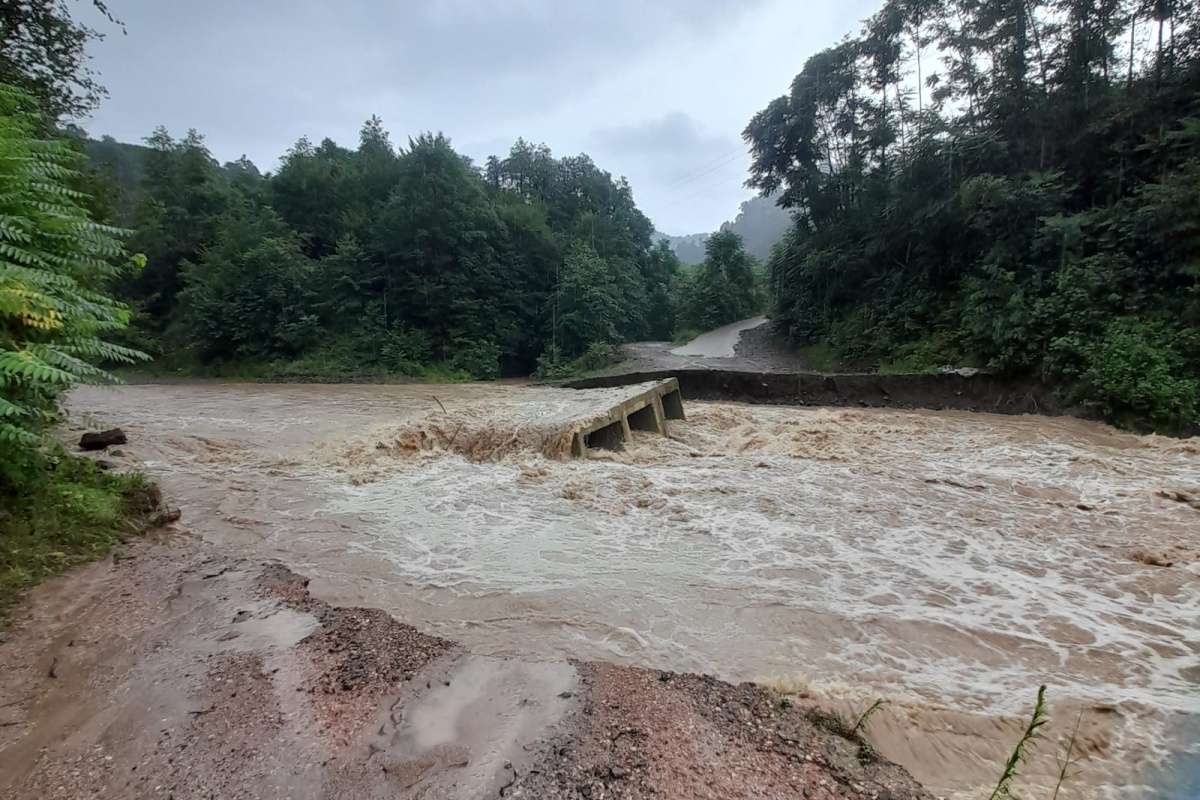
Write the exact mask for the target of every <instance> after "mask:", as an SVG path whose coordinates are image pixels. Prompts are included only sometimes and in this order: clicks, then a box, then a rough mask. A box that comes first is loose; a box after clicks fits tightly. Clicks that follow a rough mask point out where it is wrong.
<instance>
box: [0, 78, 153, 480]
mask: <svg viewBox="0 0 1200 800" xmlns="http://www.w3.org/2000/svg"><path fill="white" fill-rule="evenodd" d="M39 123H40V119H39V116H38V114H37V111H36V104H35V101H34V100H33V98H31V97H30V96H29V95H27V94H25V93H24V92H22V91H20V90H18V89H15V88H12V87H10V86H4V85H0V463H3V464H4V466H5V467H6V469H5V470H4V471H3V472H0V482H3V481H4V480H9V481H12V480H15V479H16V477H17V476H16V475H15V474H13V473H14V472H15V470H17V469H20V464H21V463H23V462H24V461H25V460H26V457H27V456H29V454H30V453H31V452H32V451H33V450H34V449H35V448H36V447H37V445H38V444H39V443H40V441H41V431H42V429H43V428H44V427H45V424H46V423H47V422H48V421H50V420H52V419H53V417H54V413H55V409H56V405H55V403H56V400H57V398H58V397H59V395H60V394H61V393H62V392H63V391H65V390H66V389H67V388H68V387H70V386H71V385H72V384H75V383H82V382H89V381H98V380H105V379H108V375H107V373H105V372H104V371H103V370H102V369H100V368H99V367H97V366H95V363H96V362H104V361H115V362H121V363H132V362H134V361H137V360H139V359H142V358H145V356H144V355H143V354H142V353H139V352H138V351H136V350H131V349H129V348H126V347H121V346H119V345H115V344H112V343H110V342H107V341H105V340H104V339H103V338H101V337H102V336H103V335H104V334H106V333H111V332H113V331H116V330H119V329H121V328H123V327H125V325H126V324H127V323H128V321H129V310H128V308H127V307H126V306H124V305H123V304H121V303H118V302H116V301H115V300H113V299H112V298H111V297H109V296H108V294H107V293H106V289H107V288H108V286H109V284H110V283H111V282H112V280H113V278H115V277H116V275H117V274H118V273H119V272H120V271H121V270H122V269H123V268H124V266H125V265H126V264H127V263H128V262H127V261H126V258H125V251H124V248H123V246H122V244H121V239H122V238H123V237H124V236H125V235H126V232H125V231H123V230H121V229H119V228H113V227H109V226H106V225H100V224H98V223H96V222H93V221H92V219H91V217H90V215H89V213H88V211H87V209H86V208H85V206H84V202H85V201H86V200H87V196H86V195H84V194H82V193H80V192H78V191H75V190H74V189H72V188H71V183H72V181H74V180H76V179H77V178H78V176H79V173H78V172H77V171H76V169H75V167H76V165H77V163H78V160H79V158H80V156H78V155H77V154H76V153H75V152H74V151H72V150H71V148H70V147H69V146H68V145H67V144H66V143H65V142H61V141H52V140H43V139H38V138H36V133H37V131H38V130H39ZM133 261H134V263H137V259H134V260H133ZM123 262H124V263H123Z"/></svg>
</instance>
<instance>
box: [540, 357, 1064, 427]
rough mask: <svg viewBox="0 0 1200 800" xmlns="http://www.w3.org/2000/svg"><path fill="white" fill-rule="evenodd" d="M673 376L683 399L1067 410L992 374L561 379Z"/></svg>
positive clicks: (1040, 392)
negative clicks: (676, 380) (677, 382)
mask: <svg viewBox="0 0 1200 800" xmlns="http://www.w3.org/2000/svg"><path fill="white" fill-rule="evenodd" d="M667 378H676V379H678V381H679V388H680V391H681V392H682V395H683V397H685V398H687V399H689V400H734V401H740V402H749V403H773V404H778V405H816V406H865V407H873V408H930V409H961V410H964V411H989V412H993V413H999V414H1047V415H1058V414H1065V413H1071V414H1075V415H1077V416H1084V415H1083V414H1080V413H1079V410H1078V409H1067V408H1064V407H1063V406H1062V405H1061V404H1059V403H1058V402H1057V401H1055V399H1054V397H1053V395H1052V394H1051V392H1050V391H1049V389H1048V388H1047V387H1045V386H1042V385H1040V384H1037V383H1033V382H1029V381H1018V380H1013V379H1009V378H999V377H996V376H994V375H983V374H980V375H973V376H971V377H969V378H968V377H964V376H962V375H958V374H954V373H950V374H945V375H923V374H922V375H880V374H875V373H857V374H845V375H825V374H821V373H816V372H794V373H776V372H738V371H732V370H714V369H673V370H656V371H649V372H631V373H625V374H620V375H602V376H598V377H594V378H581V379H579V380H573V381H566V382H564V383H562V384H561V385H563V386H566V387H569V388H573V389H593V388H603V387H612V386H624V385H626V384H631V383H642V382H644V381H659V380H665V379H667Z"/></svg>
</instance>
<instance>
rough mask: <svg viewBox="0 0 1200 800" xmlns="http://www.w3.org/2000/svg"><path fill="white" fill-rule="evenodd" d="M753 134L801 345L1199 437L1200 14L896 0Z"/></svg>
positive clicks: (1154, 7)
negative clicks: (1048, 398) (1007, 385)
mask: <svg viewBox="0 0 1200 800" xmlns="http://www.w3.org/2000/svg"><path fill="white" fill-rule="evenodd" d="M744 138H745V139H746V141H747V143H748V144H749V146H750V148H751V152H752V156H753V164H752V167H751V175H750V180H749V182H750V184H751V185H752V186H753V187H755V188H757V189H759V190H760V191H761V192H763V193H766V194H770V193H775V192H779V193H780V204H781V205H782V206H783V207H784V208H786V209H789V210H790V211H791V212H792V213H793V214H794V216H795V223H794V226H793V227H792V229H791V230H790V231H789V233H788V234H787V236H786V237H785V238H784V240H783V241H782V242H781V243H780V244H779V245H778V246H777V247H776V248H775V249H774V251H773V252H772V254H771V257H770V259H769V263H768V269H769V275H770V279H769V283H770V294H771V297H772V302H773V306H774V314H775V317H776V319H777V320H778V321H779V322H780V324H781V325H783V326H784V327H785V328H786V330H787V331H788V333H789V335H790V336H791V337H792V339H793V340H794V341H795V342H797V343H798V344H799V345H801V346H803V347H806V348H810V349H811V350H812V351H813V352H817V353H821V354H823V355H824V356H825V357H826V358H827V359H828V360H830V361H831V362H832V363H835V364H838V365H841V366H843V367H851V368H853V367H860V368H861V367H866V368H878V369H881V370H885V371H914V370H916V371H924V370H929V369H936V368H938V367H939V366H942V365H952V366H960V365H971V366H976V367H981V368H986V369H990V370H994V371H998V372H1002V373H1006V374H1012V375H1022V376H1029V377H1031V378H1033V379H1036V380H1040V381H1043V382H1045V383H1047V384H1049V385H1051V386H1053V387H1055V388H1056V389H1057V390H1058V391H1059V392H1060V393H1061V394H1062V395H1063V397H1064V399H1065V400H1066V401H1067V402H1071V403H1075V404H1077V405H1078V406H1080V407H1083V408H1085V409H1087V410H1089V411H1092V412H1094V413H1098V414H1100V415H1103V416H1104V417H1106V418H1108V419H1109V420H1112V421H1115V422H1118V423H1122V424H1127V425H1131V426H1135V427H1140V428H1147V427H1150V428H1154V429H1156V430H1160V431H1182V430H1189V429H1194V428H1195V426H1196V423H1197V389H1198V377H1200V280H1198V279H1200V6H1197V5H1196V4H1195V3H1183V2H1176V1H1175V0H1136V1H1131V0H1020V2H1012V0H889V1H888V2H886V3H884V4H883V6H882V8H881V10H880V11H879V12H878V13H876V14H875V15H874V16H872V17H871V18H870V19H869V20H867V21H866V23H865V24H864V26H863V28H862V30H861V32H860V33H859V34H858V35H857V36H854V37H850V38H847V39H846V40H844V41H842V42H840V43H838V44H837V45H836V46H834V47H831V48H829V49H827V50H824V51H822V52H820V53H817V54H816V55H814V56H812V57H811V58H809V59H808V61H807V62H806V63H805V65H804V67H803V69H802V70H801V71H800V73H799V74H798V75H797V76H796V77H795V79H794V80H793V82H792V84H791V87H790V89H789V91H788V92H787V94H785V95H783V96H781V97H779V98H778V99H776V100H774V101H772V102H771V103H770V104H769V105H768V106H767V107H766V108H764V109H763V110H762V111H760V112H759V113H758V114H756V115H755V116H754V118H753V119H752V120H751V121H750V123H749V125H748V126H747V127H746V129H745V132H744Z"/></svg>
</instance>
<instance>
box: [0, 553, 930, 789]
mask: <svg viewBox="0 0 1200 800" xmlns="http://www.w3.org/2000/svg"><path fill="white" fill-rule="evenodd" d="M307 584H308V582H307V580H305V579H304V578H302V577H301V576H298V575H296V574H294V573H292V572H290V571H288V570H287V569H286V568H284V567H282V566H280V565H278V564H272V563H263V562H256V561H253V560H245V559H235V558H231V557H228V556H224V555H222V554H221V553H219V552H218V551H217V550H216V548H213V547H212V546H211V545H207V544H204V543H203V542H201V541H199V540H198V539H196V538H194V537H192V536H189V535H187V534H184V533H164V534H160V535H157V536H155V537H152V538H151V539H150V540H145V541H139V542H137V543H134V544H132V545H130V546H129V547H127V548H126V549H125V550H124V551H123V552H120V553H118V554H117V555H116V556H115V557H114V558H112V559H110V560H108V561H106V562H103V563H98V564H94V565H91V566H88V567H85V568H82V569H80V570H77V571H75V572H73V573H71V574H69V575H66V576H64V577H62V578H59V579H56V580H53V581H51V582H49V583H48V584H46V585H44V586H42V587H40V588H39V589H37V590H36V591H35V592H34V593H33V594H32V596H31V598H30V601H29V602H28V603H27V604H26V606H25V607H24V609H23V610H22V611H21V612H19V613H18V615H17V617H16V618H15V620H14V624H13V626H12V627H11V628H10V629H9V630H8V631H7V632H5V633H4V634H3V637H4V641H3V643H0V672H2V673H3V674H4V676H5V679H4V682H3V685H0V797H3V798H13V799H14V800H15V799H16V798H40V799H42V800H52V799H53V798H79V797H95V798H125V797H164V798H284V797H287V798H318V797H321V798H324V797H331V798H342V797H345V798H382V797H400V798H408V797H412V798H418V797H419V798H475V797H480V798H482V797H527V798H589V799H590V800H598V799H599V798H616V797H628V798H643V797H655V798H692V797H697V798H710V797H711V798H733V797H747V798H750V797H755V798H768V797H770V798H776V797H798V798H799V797H802V798H894V799H895V800H902V799H903V798H924V797H929V796H930V795H928V794H927V793H925V792H924V791H923V790H922V789H921V788H920V787H919V786H918V785H917V784H916V783H915V782H914V781H913V780H912V778H910V777H909V775H908V774H907V773H906V772H905V771H904V770H903V769H901V768H900V767H897V766H895V765H892V764H889V763H887V762H884V761H882V760H880V759H879V758H878V757H877V756H876V755H875V754H874V753H873V752H872V751H871V749H870V748H869V747H867V746H864V745H862V744H860V743H859V742H857V741H855V740H852V739H849V738H846V737H845V736H842V735H839V734H838V733H835V732H833V731H831V730H830V728H831V727H836V725H834V726H831V725H829V724H828V722H827V721H826V722H822V721H821V720H820V718H818V717H817V716H815V715H813V714H811V713H810V711H808V710H806V709H804V708H801V707H798V706H792V705H790V704H788V703H784V702H781V701H780V698H779V696H778V695H776V694H774V693H773V692H771V691H770V690H767V689H764V688H762V687H759V686H756V685H753V684H741V685H738V686H734V685H730V684H727V683H723V682H721V681H718V680H715V679H712V678H709V677H706V676H699V675H684V674H676V673H669V672H658V671H653V670H646V669H637V668H632V667H622V666H616V665H612V664H605V663H600V662H591V661H582V662H570V663H567V662H553V661H533V660H521V659H513V658H494V657H485V656H478V655H473V654H471V653H469V652H467V651H466V650H465V649H464V648H463V647H461V646H459V645H457V644H455V643H454V642H451V641H448V640H446V639H442V638H438V637H434V636H428V635H425V634H423V633H421V632H420V631H419V630H417V629H416V628H414V627H412V626H410V625H407V624H405V623H404V622H402V621H397V620H395V619H393V618H391V617H389V616H388V615H387V614H385V613H383V612H382V611H378V610H374V609H363V608H339V607H334V606H331V605H329V604H327V603H324V602H322V601H320V600H318V599H316V598H314V597H313V596H312V595H311V594H310V593H309V591H308V588H307Z"/></svg>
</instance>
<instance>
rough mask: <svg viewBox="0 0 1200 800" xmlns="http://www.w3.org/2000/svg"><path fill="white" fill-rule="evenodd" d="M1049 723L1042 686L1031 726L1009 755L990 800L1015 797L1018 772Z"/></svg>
mask: <svg viewBox="0 0 1200 800" xmlns="http://www.w3.org/2000/svg"><path fill="white" fill-rule="evenodd" d="M1047 722H1048V718H1047V717H1046V687H1045V686H1040V687H1038V693H1037V702H1035V703H1034V706H1033V716H1031V717H1030V718H1029V724H1028V725H1027V726H1025V731H1024V732H1023V733H1022V734H1021V738H1020V739H1019V740H1017V744H1016V746H1015V747H1013V751H1012V754H1011V755H1009V757H1008V761H1006V762H1005V763H1004V770H1003V771H1002V772H1001V773H1000V780H999V781H997V782H996V788H995V789H993V790H992V794H991V797H990V798H989V800H1009V799H1010V798H1012V797H1013V793H1012V785H1013V782H1014V781H1015V780H1016V779H1017V772H1018V770H1019V769H1020V767H1021V765H1022V764H1023V763H1025V760H1026V759H1027V758H1028V757H1029V750H1030V748H1032V747H1033V746H1034V743H1035V742H1036V741H1037V740H1038V739H1040V738H1041V735H1042V728H1043V727H1044V726H1045V725H1046V723H1047Z"/></svg>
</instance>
